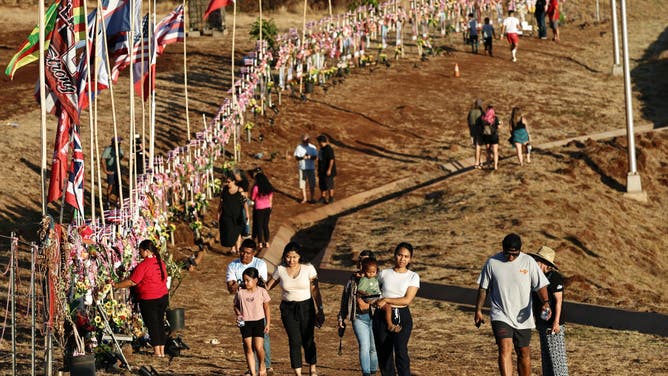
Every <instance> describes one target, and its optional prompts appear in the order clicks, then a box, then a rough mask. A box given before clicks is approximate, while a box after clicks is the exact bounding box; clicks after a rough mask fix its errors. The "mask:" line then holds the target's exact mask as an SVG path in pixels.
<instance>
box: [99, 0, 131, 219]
mask: <svg viewBox="0 0 668 376" xmlns="http://www.w3.org/2000/svg"><path fill="white" fill-rule="evenodd" d="M97 7H98V9H102V4H101V2H100V0H98V2H97ZM101 22H102V39H103V40H104V53H105V55H106V64H107V66H106V68H107V72H109V74H111V67H110V66H109V52H108V51H109V48H108V46H107V28H106V27H104V15H103V16H102V21H101ZM130 41H132V39H130ZM130 51H132V47H130ZM130 57H132V52H130ZM109 95H110V96H111V119H112V122H113V124H114V138H115V139H118V127H117V125H116V103H115V102H114V85H113V82H112V80H111V77H110V79H109ZM118 149H119V148H118V142H114V153H116V155H115V157H116V162H117V163H116V174H117V175H116V176H117V177H118V200H119V204H120V208H121V209H123V181H122V180H121V159H120V156H119V154H118ZM98 150H99V149H98ZM107 199H109V198H108V197H107Z"/></svg>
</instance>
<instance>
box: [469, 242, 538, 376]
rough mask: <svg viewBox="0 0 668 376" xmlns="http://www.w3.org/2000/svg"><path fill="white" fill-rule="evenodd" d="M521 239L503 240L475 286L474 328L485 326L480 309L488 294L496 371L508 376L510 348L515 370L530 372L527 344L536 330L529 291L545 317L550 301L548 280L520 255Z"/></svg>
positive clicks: (510, 371)
mask: <svg viewBox="0 0 668 376" xmlns="http://www.w3.org/2000/svg"><path fill="white" fill-rule="evenodd" d="M521 249H522V240H521V238H520V236H519V235H517V234H509V235H507V236H506V237H505V238H504V239H503V252H499V253H497V254H495V255H494V256H492V257H490V258H489V259H488V260H487V262H486V263H485V266H483V268H482V271H481V272H480V276H479V277H478V283H479V285H480V287H479V289H478V298H477V301H476V310H475V315H474V322H475V325H476V326H477V327H480V325H481V324H483V323H484V321H483V315H482V306H483V304H484V303H485V298H486V297H487V295H488V294H489V296H490V301H491V309H490V313H489V316H490V319H491V321H492V330H493V332H494V337H495V338H496V345H497V346H498V349H499V358H498V362H499V371H500V372H501V375H507V376H510V375H511V374H512V371H513V365H512V352H513V347H514V348H515V352H516V353H517V369H518V374H519V375H520V376H529V375H530V373H531V358H530V348H529V343H530V341H531V330H532V329H533V328H535V327H536V325H535V323H534V319H533V314H532V311H531V309H532V304H531V292H532V291H536V292H538V296H539V297H540V299H541V302H542V303H543V309H544V310H545V311H546V315H547V318H548V319H549V317H550V316H551V312H549V301H548V297H547V288H546V287H547V285H548V284H549V282H548V280H547V278H545V275H544V274H543V272H542V271H541V270H540V268H539V267H538V264H537V263H536V261H535V260H534V259H533V258H532V257H531V256H529V255H527V254H525V253H522V252H520V250H521Z"/></svg>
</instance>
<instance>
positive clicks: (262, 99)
mask: <svg viewBox="0 0 668 376" xmlns="http://www.w3.org/2000/svg"><path fill="white" fill-rule="evenodd" d="M257 1H258V4H259V5H260V48H259V53H258V58H259V60H260V61H262V59H263V58H264V40H263V38H262V29H264V22H263V21H262V0H257ZM260 77H261V78H262V80H261V81H260V90H261V92H260V114H261V115H264V93H265V84H264V83H265V78H264V72H262V74H261V75H260ZM248 134H249V135H250V133H248ZM249 141H250V137H249Z"/></svg>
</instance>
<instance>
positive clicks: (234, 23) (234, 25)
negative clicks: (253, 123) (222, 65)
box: [230, 1, 241, 162]
mask: <svg viewBox="0 0 668 376" xmlns="http://www.w3.org/2000/svg"><path fill="white" fill-rule="evenodd" d="M232 3H233V4H234V5H233V6H234V14H233V16H232V59H231V60H232V71H231V72H230V74H231V76H232V106H234V108H235V109H236V110H237V113H239V116H241V108H240V107H239V102H238V101H237V88H236V86H235V76H234V45H235V40H236V35H237V2H236V1H233V2H232ZM232 127H233V134H232V135H233V138H234V143H233V144H234V161H235V162H236V161H237V119H235V116H232Z"/></svg>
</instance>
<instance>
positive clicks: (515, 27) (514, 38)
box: [499, 10, 520, 63]
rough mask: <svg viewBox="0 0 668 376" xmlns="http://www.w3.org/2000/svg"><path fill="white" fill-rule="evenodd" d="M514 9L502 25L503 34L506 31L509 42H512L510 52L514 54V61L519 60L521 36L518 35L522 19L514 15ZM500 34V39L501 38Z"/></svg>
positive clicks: (509, 12)
mask: <svg viewBox="0 0 668 376" xmlns="http://www.w3.org/2000/svg"><path fill="white" fill-rule="evenodd" d="M514 13H515V12H514V11H512V10H509V11H508V17H506V19H505V20H503V25H502V26H501V35H503V34H504V33H505V35H506V39H507V40H508V43H510V53H511V54H512V55H513V58H512V61H513V63H514V62H516V61H517V56H516V55H517V46H518V45H519V43H520V37H519V35H518V33H519V30H520V20H518V19H517V17H515V16H514ZM501 35H499V39H501Z"/></svg>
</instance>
